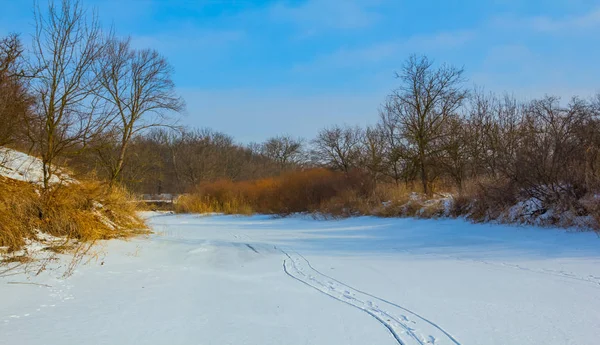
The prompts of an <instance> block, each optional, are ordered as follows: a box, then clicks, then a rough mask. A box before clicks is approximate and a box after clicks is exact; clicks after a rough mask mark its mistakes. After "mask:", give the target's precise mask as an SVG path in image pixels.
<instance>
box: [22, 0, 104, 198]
mask: <svg viewBox="0 0 600 345" xmlns="http://www.w3.org/2000/svg"><path fill="white" fill-rule="evenodd" d="M35 23H36V32H35V35H34V38H33V52H32V63H31V66H30V70H31V72H32V73H34V74H35V77H34V78H33V80H32V85H31V92H32V95H33V97H34V98H35V101H36V108H35V111H34V114H33V115H32V116H30V117H28V118H27V121H26V126H27V129H28V137H29V140H30V141H31V143H32V144H33V147H34V149H35V151H36V152H37V153H38V154H39V155H40V157H41V158H42V162H43V170H44V171H43V174H44V186H45V187H46V188H47V187H48V184H49V181H50V179H51V177H52V176H53V175H54V170H55V165H54V163H55V160H56V158H58V157H60V156H61V155H63V154H65V153H66V152H68V151H70V150H73V149H78V148H81V146H82V145H85V143H86V142H87V141H88V140H89V138H90V137H91V136H92V135H93V134H95V133H97V132H98V131H100V130H101V128H102V126H103V125H105V121H106V118H105V117H104V116H101V115H99V111H100V110H101V105H100V104H99V102H98V99H95V98H94V97H92V96H93V94H94V91H95V90H96V89H97V87H98V84H97V79H96V77H95V75H94V73H93V70H92V67H93V65H94V64H95V63H96V62H97V60H98V58H99V56H100V53H101V51H102V46H101V41H100V28H99V24H98V21H97V20H96V18H95V16H92V17H91V18H88V16H87V13H86V11H85V10H84V9H83V8H82V7H81V4H80V3H79V2H77V1H70V0H63V1H61V3H60V4H59V5H56V4H55V3H54V2H51V3H50V4H49V5H48V8H47V10H44V11H43V10H42V9H41V8H39V7H36V9H35Z"/></svg>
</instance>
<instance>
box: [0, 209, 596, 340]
mask: <svg viewBox="0 0 600 345" xmlns="http://www.w3.org/2000/svg"><path fill="white" fill-rule="evenodd" d="M146 216H147V217H149V218H148V221H149V223H150V224H151V225H152V226H153V228H154V230H155V234H154V235H152V236H149V237H147V238H138V239H134V240H131V241H127V242H125V241H108V242H104V243H103V244H102V247H100V248H98V253H97V254H98V255H97V256H95V257H94V260H93V261H92V262H91V263H90V264H87V265H83V266H79V267H78V268H77V270H76V271H75V273H74V274H73V275H72V276H71V277H69V278H67V279H63V278H60V276H61V274H60V273H61V272H60V271H61V269H60V268H59V267H60V266H64V262H57V263H54V269H49V270H47V271H45V272H43V273H42V274H40V275H38V276H33V275H28V274H25V273H21V274H18V275H12V276H7V277H4V278H0V305H1V306H2V307H1V308H0V343H6V344H50V345H51V344H82V343H84V344H132V343H139V344H214V345H224V344H261V345H270V344H271V345H281V344H286V345H288V344H290V345H295V344H316V345H321V344H322V345H332V344H350V345H352V344H356V345H365V344H378V345H379V344H390V345H392V344H405V345H409V344H436V345H444V344H454V345H456V344H485V345H494V344H498V345H500V344H502V345H505V344H511V345H512V344H515V345H516V344H525V345H527V344H545V345H553V344H561V345H562V344H573V345H575V344H576V345H595V344H598V338H599V337H600V328H599V327H598V325H600V312H599V310H600V239H599V238H598V236H597V235H596V234H593V233H589V232H588V233H576V232H566V231H563V230H555V229H548V228H543V229H542V228H536V227H512V226H505V225H492V224H471V223H468V222H465V221H463V220H449V219H442V220H440V219H438V220H415V219H379V218H372V217H360V218H351V219H345V220H338V221H320V220H313V219H309V218H302V217H292V218H284V219H274V218H270V217H267V216H253V217H234V216H214V215H213V216H210V217H201V216H194V215H170V214H158V213H147V214H146ZM63 260H65V261H66V258H63ZM0 272H1V270H0ZM23 283H26V284H23ZM35 284H37V285H35Z"/></svg>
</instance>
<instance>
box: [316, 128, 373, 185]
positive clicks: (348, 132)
mask: <svg viewBox="0 0 600 345" xmlns="http://www.w3.org/2000/svg"><path fill="white" fill-rule="evenodd" d="M361 136H362V130H361V129H360V128H359V127H348V126H344V127H340V126H333V127H330V128H325V129H323V130H321V131H320V132H319V134H318V135H317V138H316V139H315V140H313V145H314V155H315V156H316V158H317V159H318V160H319V161H320V162H321V163H324V164H326V165H329V166H331V167H332V168H334V169H337V170H341V171H343V172H345V173H348V172H350V171H351V170H352V169H353V168H356V167H357V166H358V164H359V159H360V156H361V147H360V144H361Z"/></svg>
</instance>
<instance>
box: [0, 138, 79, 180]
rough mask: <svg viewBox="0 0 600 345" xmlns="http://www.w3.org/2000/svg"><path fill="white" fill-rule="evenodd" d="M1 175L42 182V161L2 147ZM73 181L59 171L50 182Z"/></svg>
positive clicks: (0, 152) (0, 156)
mask: <svg viewBox="0 0 600 345" xmlns="http://www.w3.org/2000/svg"><path fill="white" fill-rule="evenodd" d="M0 176H4V177H8V178H10V179H13V180H18V181H25V182H32V183H37V184H42V183H43V181H44V175H43V169H42V161H41V160H40V159H39V158H36V157H33V156H30V155H28V154H26V153H23V152H19V151H16V150H12V149H9V148H5V147H0ZM61 181H68V182H72V180H71V179H70V178H69V177H68V176H67V175H65V174H62V173H60V172H58V174H56V175H53V176H52V177H51V178H50V183H52V184H53V183H59V182H61Z"/></svg>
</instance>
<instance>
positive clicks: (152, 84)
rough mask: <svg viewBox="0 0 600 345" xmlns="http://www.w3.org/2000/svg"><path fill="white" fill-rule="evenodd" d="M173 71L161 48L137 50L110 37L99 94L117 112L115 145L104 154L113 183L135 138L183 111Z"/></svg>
mask: <svg viewBox="0 0 600 345" xmlns="http://www.w3.org/2000/svg"><path fill="white" fill-rule="evenodd" d="M172 73H173V69H172V67H171V65H169V63H168V62H167V60H166V59H165V58H164V57H163V56H161V55H160V54H159V53H158V52H157V51H155V50H152V49H143V50H137V49H133V48H131V43H130V39H125V40H119V39H116V38H114V37H111V38H109V39H108V41H107V43H106V45H105V49H104V51H103V54H102V57H101V60H100V63H99V64H98V65H97V69H96V74H97V76H98V78H99V81H100V85H101V89H100V90H99V93H98V94H99V96H101V97H102V98H103V99H104V100H106V101H107V102H108V103H109V104H111V105H112V110H113V111H114V114H115V117H114V121H113V122H112V126H111V127H110V130H109V133H110V134H111V135H112V137H113V146H114V147H113V148H112V150H110V151H109V152H108V153H107V152H104V153H103V154H104V157H103V161H104V162H105V163H106V167H107V168H108V169H109V170H110V182H111V184H113V183H115V182H116V181H117V180H118V179H119V177H120V175H121V172H122V170H123V165H124V164H125V159H126V154H127V148H128V146H129V144H130V142H131V139H132V138H133V137H134V136H135V135H136V134H138V133H140V132H142V131H144V130H147V129H149V128H153V127H161V126H166V125H169V124H172V123H171V119H170V117H169V114H171V113H173V112H180V111H182V110H183V108H184V103H183V100H182V99H181V98H180V97H178V96H177V95H176V94H175V84H174V83H173V80H172Z"/></svg>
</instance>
